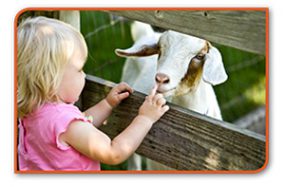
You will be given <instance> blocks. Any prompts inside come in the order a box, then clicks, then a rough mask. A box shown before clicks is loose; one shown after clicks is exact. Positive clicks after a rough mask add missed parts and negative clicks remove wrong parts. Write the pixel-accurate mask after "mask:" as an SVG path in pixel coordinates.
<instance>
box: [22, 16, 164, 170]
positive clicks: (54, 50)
mask: <svg viewBox="0 0 285 187" xmlns="http://www.w3.org/2000/svg"><path fill="white" fill-rule="evenodd" d="M17 36H18V77H17V78H18V93H17V94H18V101H17V103H18V117H19V146H18V155H19V168H20V170H22V171H24V170H77V171H78V170H100V162H102V163H106V164H119V163H121V162H123V161H124V160H126V159H127V158H128V157H129V156H130V155H131V154H133V153H134V151H135V150H136V149H137V148H138V146H139V145H140V143H141V142H142V140H143V138H144V137H145V136H146V134H147V133H148V131H149V130H150V128H151V127H152V125H153V124H154V123H155V122H156V121H157V120H158V119H159V118H160V117H161V116H162V115H163V114H164V113H165V112H166V111H167V110H168V109H169V107H168V106H167V105H165V103H166V101H165V99H164V98H163V97H162V95H161V94H156V87H155V88H153V90H152V91H151V93H150V95H149V96H147V97H146V99H145V101H144V103H143V104H142V105H141V107H140V108H139V113H138V115H137V116H136V117H135V118H134V120H133V121H132V122H131V124H130V125H129V126H128V127H127V128H126V129H125V130H124V131H123V132H122V133H120V134H119V135H118V136H117V137H115V138H114V139H113V140H111V139H110V138H109V137H108V136H107V135H106V134H104V133H103V132H101V131H100V130H98V129H97V127H99V126H100V125H101V124H102V123H103V121H105V119H106V118H107V117H108V116H109V115H110V114H111V111H112V109H113V108H114V107H116V106H117V105H118V104H119V103H120V102H121V101H122V100H123V99H125V98H127V97H128V96H129V94H130V93H132V92H133V90H132V88H130V87H129V86H128V85H127V84H126V83H120V84H118V85H117V86H116V87H114V88H113V89H112V90H111V91H110V93H109V94H108V95H107V97H106V98H105V99H103V100H102V101H101V102H99V103H98V104H96V105H94V106H93V107H91V108H90V109H88V110H87V111H84V114H85V115H83V113H82V112H81V111H79V109H78V108H77V107H76V106H74V103H75V102H76V101H77V100H78V98H79V95H80V93H81V91H82V89H83V86H84V83H85V73H84V72H83V70H82V68H83V66H84V63H85V61H86V58H87V46H86V43H85V41H84V38H83V37H82V35H81V34H80V33H79V32H78V31H76V30H75V29H73V28H72V27H71V26H70V25H68V24H66V23H63V22H61V21H58V20H55V19H49V18H44V17H36V18H32V19H27V20H26V21H24V22H23V23H21V24H20V26H19V27H18V35H17ZM85 116H92V117H93V119H94V120H93V122H92V121H90V120H88V118H87V117H85Z"/></svg>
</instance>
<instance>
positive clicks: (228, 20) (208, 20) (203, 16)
mask: <svg viewBox="0 0 285 187" xmlns="http://www.w3.org/2000/svg"><path fill="white" fill-rule="evenodd" d="M109 12H110V13H112V14H116V15H119V16H123V17H126V18H129V19H133V20H139V21H142V22H146V23H149V24H151V25H154V26H158V27H162V28H165V29H172V30H175V31H179V32H182V33H186V34H190V35H193V36H197V37H200V38H204V39H206V40H209V41H212V42H216V43H219V44H223V45H226V46H230V47H234V48H238V49H241V50H245V51H249V52H254V53H259V54H265V45H266V44H265V41H266V11H265V10H263V9H261V10H230V11H227V10H201V11H199V10H129V11H124V10H110V11H109Z"/></svg>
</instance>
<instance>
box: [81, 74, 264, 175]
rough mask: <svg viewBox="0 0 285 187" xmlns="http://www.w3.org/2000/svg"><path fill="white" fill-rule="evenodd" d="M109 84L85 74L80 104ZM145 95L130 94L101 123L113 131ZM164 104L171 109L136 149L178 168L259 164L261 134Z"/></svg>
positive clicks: (132, 113) (127, 119)
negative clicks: (106, 119)
mask: <svg viewBox="0 0 285 187" xmlns="http://www.w3.org/2000/svg"><path fill="white" fill-rule="evenodd" d="M113 86H114V83H111V82H108V81H105V80H102V79H100V78H96V77H93V76H90V75H88V76H87V78H86V86H85V88H84V91H83V93H82V97H81V104H82V109H83V110H85V109H87V108H88V107H90V106H92V105H94V104H95V103H97V102H98V101H100V100H101V99H102V98H104V97H105V96H106V94H107V93H108V92H109V90H110V89H111V88H112V87H113ZM144 98H145V95H144V94H141V93H138V92H135V93H134V94H132V95H131V96H130V97H129V98H128V99H126V100H124V101H123V102H122V103H121V104H120V105H119V106H118V107H117V108H116V109H114V111H113V114H112V115H111V116H110V118H109V119H108V124H107V125H103V127H102V128H101V129H102V130H103V131H104V132H105V133H107V134H108V135H109V136H110V137H112V138H113V137H115V136H116V135H117V134H118V133H120V132H121V131H122V130H123V129H125V128H126V127H127V126H128V125H129V124H130V122H131V121H132V119H133V118H134V117H135V116H136V115H137V112H138V108H139V106H140V105H141V104H142V103H143V101H144ZM168 105H169V106H170V110H169V111H168V112H167V113H166V114H165V115H164V116H163V117H162V118H161V119H160V120H159V121H158V122H157V123H156V124H155V125H154V126H153V127H152V129H151V130H150V132H149V134H148V135H147V136H146V138H145V139H144V141H143V143H142V144H141V146H140V147H139V148H138V150H137V151H136V152H137V153H139V154H141V155H143V156H146V157H148V158H150V159H153V160H155V161H158V162H160V163H163V164H165V165H167V166H170V167H172V168H175V169H178V170H256V169H259V168H261V167H262V166H263V165H264V163H265V157H266V154H265V153H266V151H265V149H266V148H265V147H266V146H265V137H264V136H262V135H258V134H255V133H253V132H250V131H247V130H241V129H238V128H237V127H235V126H234V125H232V124H229V123H226V122H222V121H218V120H215V119H212V118H209V117H206V116H203V115H200V114H198V113H195V112H192V111H190V110H187V109H184V108H181V107H179V106H176V105H174V104H171V103H168ZM138 130H139V129H138Z"/></svg>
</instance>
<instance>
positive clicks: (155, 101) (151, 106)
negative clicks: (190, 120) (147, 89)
mask: <svg viewBox="0 0 285 187" xmlns="http://www.w3.org/2000/svg"><path fill="white" fill-rule="evenodd" d="M156 90H157V85H155V86H154V88H153V89H152V90H151V93H150V94H149V95H148V96H147V97H146V99H145V101H144V103H143V104H142V106H141V107H140V108H139V116H144V117H146V118H148V119H149V120H150V121H151V122H152V123H154V122H156V121H157V120H158V119H159V118H160V117H161V116H162V115H163V114H164V113H165V112H166V111H168V110H169V106H168V105H165V103H166V100H165V99H164V98H163V95H162V94H156Z"/></svg>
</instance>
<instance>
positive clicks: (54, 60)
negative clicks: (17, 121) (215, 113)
mask: <svg viewBox="0 0 285 187" xmlns="http://www.w3.org/2000/svg"><path fill="white" fill-rule="evenodd" d="M17 39H18V46H17V47H18V48H17V49H18V51H17V52H18V54H17V55H18V68H17V69H18V74H17V80H18V92H17V104H18V117H24V116H25V115H27V114H29V113H31V112H33V111H34V110H35V109H36V108H38V107H39V106H41V105H42V104H43V103H44V102H55V101H57V100H58V98H57V89H58V87H59V84H60V82H61V79H62V76H63V72H64V67H65V65H66V64H67V63H68V62H69V61H70V59H71V57H72V55H73V53H74V51H75V50H81V52H82V54H83V55H85V56H84V57H87V46H86V43H85V40H84V38H83V36H82V35H81V34H80V32H79V31H77V30H75V29H74V28H73V27H72V26H70V25H68V24H66V23H64V22H61V21H59V20H56V19H50V18H45V17H35V18H28V19H27V20H25V21H24V22H22V23H21V24H20V25H19V27H18V33H17Z"/></svg>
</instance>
